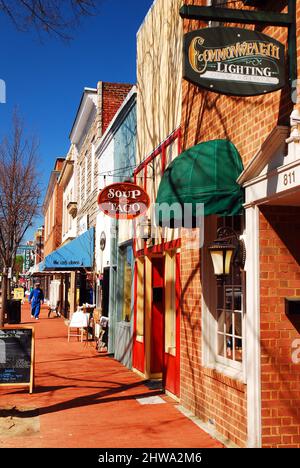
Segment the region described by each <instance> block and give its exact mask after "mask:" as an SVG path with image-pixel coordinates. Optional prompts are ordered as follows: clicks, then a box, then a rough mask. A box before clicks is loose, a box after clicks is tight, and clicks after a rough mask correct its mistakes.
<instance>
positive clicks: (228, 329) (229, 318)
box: [226, 312, 233, 335]
mask: <svg viewBox="0 0 300 468" xmlns="http://www.w3.org/2000/svg"><path fill="white" fill-rule="evenodd" d="M226 333H227V334H230V335H232V333H233V330H232V312H226Z"/></svg>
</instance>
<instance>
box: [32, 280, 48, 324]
mask: <svg viewBox="0 0 300 468" xmlns="http://www.w3.org/2000/svg"><path fill="white" fill-rule="evenodd" d="M34 286H35V287H34V289H32V291H31V293H30V296H29V304H31V317H34V318H35V319H36V320H38V319H39V315H40V310H41V304H44V293H43V290H42V289H41V288H40V283H35V285H34Z"/></svg>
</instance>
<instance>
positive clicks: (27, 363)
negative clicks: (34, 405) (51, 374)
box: [0, 327, 34, 393]
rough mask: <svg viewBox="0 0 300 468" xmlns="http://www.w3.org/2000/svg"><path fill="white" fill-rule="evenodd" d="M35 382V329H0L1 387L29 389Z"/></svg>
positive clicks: (30, 389)
mask: <svg viewBox="0 0 300 468" xmlns="http://www.w3.org/2000/svg"><path fill="white" fill-rule="evenodd" d="M33 381H34V328H33V327H22V328H15V327H5V328H0V386H19V387H29V393H32V392H33Z"/></svg>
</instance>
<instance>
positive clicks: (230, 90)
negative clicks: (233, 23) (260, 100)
mask: <svg viewBox="0 0 300 468" xmlns="http://www.w3.org/2000/svg"><path fill="white" fill-rule="evenodd" d="M284 54H285V51H284V45H283V44H281V43H280V42H278V41H276V40H275V39H273V38H271V37H269V36H266V35H265V34H262V33H260V32H257V31H251V30H249V29H241V28H225V27H224V28H223V27H217V28H204V29H200V30H197V31H192V32H190V33H188V34H185V36H184V71H183V75H184V78H185V79H187V80H188V81H191V82H192V83H194V84H196V85H198V86H200V87H202V88H205V89H207V90H209V91H214V92H216V93H220V94H228V95H232V96H257V95H259V94H266V93H271V92H273V91H277V90H278V89H281V88H283V86H284V85H285V60H284Z"/></svg>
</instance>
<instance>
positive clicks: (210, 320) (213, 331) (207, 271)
mask: <svg viewBox="0 0 300 468" xmlns="http://www.w3.org/2000/svg"><path fill="white" fill-rule="evenodd" d="M216 228H217V216H210V217H209V218H206V221H205V227H204V229H205V235H204V238H205V239H206V242H205V244H204V246H203V247H202V249H201V250H202V251H201V282H202V290H206V291H208V292H209V293H208V295H207V296H205V295H204V294H202V295H201V311H202V313H201V326H202V334H201V345H202V353H201V354H202V366H203V367H206V368H209V369H213V370H215V371H216V372H219V373H221V374H224V375H226V376H228V377H230V378H232V379H235V380H239V381H242V382H243V383H246V365H245V364H246V346H247V343H246V311H245V309H244V304H245V299H244V298H243V305H242V307H243V311H242V340H243V360H242V362H238V361H231V360H230V359H226V358H222V356H219V355H218V354H217V337H218V321H217V315H216V294H215V290H214V288H212V287H211V285H212V284H214V283H213V282H215V281H216V279H215V275H214V272H213V268H212V264H211V257H210V253H209V250H208V246H209V244H210V242H212V241H213V240H214V238H215V233H216ZM244 288H245V285H244ZM243 293H244V294H245V290H244V291H243Z"/></svg>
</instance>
